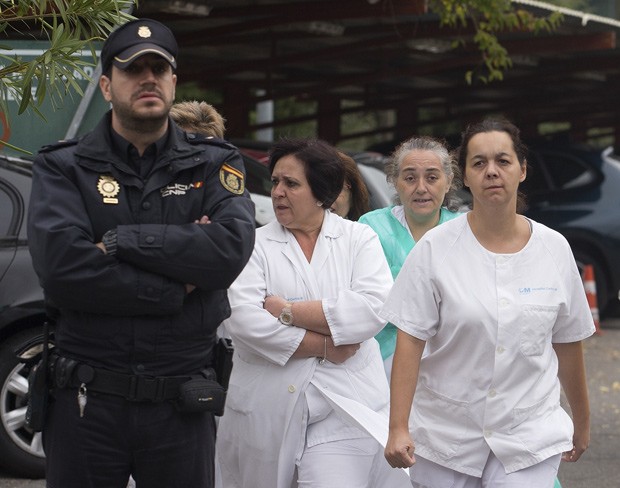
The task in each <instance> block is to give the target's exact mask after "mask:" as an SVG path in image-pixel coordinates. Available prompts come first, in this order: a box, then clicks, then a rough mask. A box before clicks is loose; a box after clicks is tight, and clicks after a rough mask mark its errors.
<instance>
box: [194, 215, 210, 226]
mask: <svg viewBox="0 0 620 488" xmlns="http://www.w3.org/2000/svg"><path fill="white" fill-rule="evenodd" d="M210 223H211V220H210V219H209V216H208V215H203V216H202V217H200V218H199V219H198V220H194V224H210Z"/></svg>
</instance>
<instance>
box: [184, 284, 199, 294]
mask: <svg viewBox="0 0 620 488" xmlns="http://www.w3.org/2000/svg"><path fill="white" fill-rule="evenodd" d="M195 289H196V286H195V285H190V284H189V283H186V285H185V293H186V294H187V295H189V294H190V293H191V292H193V291H194V290H195Z"/></svg>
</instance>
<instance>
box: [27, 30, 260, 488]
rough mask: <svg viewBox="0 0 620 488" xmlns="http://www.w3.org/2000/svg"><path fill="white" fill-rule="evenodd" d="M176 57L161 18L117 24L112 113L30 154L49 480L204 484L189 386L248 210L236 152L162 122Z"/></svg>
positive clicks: (246, 230)
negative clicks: (45, 307) (43, 320)
mask: <svg viewBox="0 0 620 488" xmlns="http://www.w3.org/2000/svg"><path fill="white" fill-rule="evenodd" d="M176 58H177V42H176V40H175V38H174V36H173V34H172V32H171V31H170V30H169V29H168V28H167V27H166V26H164V25H163V24H161V23H159V22H156V21H153V20H149V19H139V20H135V21H131V22H128V23H126V24H124V25H123V26H121V27H120V28H118V29H117V30H115V31H114V32H113V33H112V34H111V35H110V37H109V38H108V39H107V41H106V42H105V44H104V46H103V50H102V53H101V63H102V70H103V71H102V72H103V75H102V76H101V78H100V81H99V85H100V89H101V91H102V93H103V96H104V97H105V99H106V100H107V101H109V102H110V103H111V105H112V109H111V110H110V112H108V113H107V114H106V115H105V116H104V117H103V119H102V120H101V122H100V123H99V125H98V126H97V127H96V128H95V129H94V130H93V131H92V132H90V133H89V134H87V135H85V136H83V137H82V138H80V139H79V140H71V141H66V142H59V143H57V144H54V145H51V146H48V147H45V148H43V149H42V150H41V151H40V152H39V154H38V155H37V158H36V160H35V163H34V177H33V188H32V199H31V202H30V209H29V222H28V233H29V245H30V251H31V254H32V258H33V262H34V266H35V269H36V271H37V273H38V275H39V277H40V280H41V283H42V285H43V288H44V290H45V293H46V297H47V299H48V300H49V302H50V303H51V304H53V306H54V307H56V308H57V309H58V311H59V317H58V319H57V324H56V330H55V342H56V347H55V351H56V356H57V357H55V359H54V362H53V371H52V378H53V401H52V402H51V405H50V407H49V409H48V414H47V417H46V424H45V427H44V430H43V438H44V447H45V453H46V456H47V483H48V487H51V488H72V487H75V488H89V487H102V488H103V487H105V488H113V487H116V488H124V487H125V486H126V485H127V481H128V478H129V476H130V475H132V476H133V478H134V479H135V481H136V484H137V487H138V488H139V487H147V488H159V487H161V488H164V487H165V488H171V487H184V488H201V487H211V486H212V485H213V478H214V472H213V458H214V443H215V442H214V440H215V439H214V438H215V430H214V417H213V413H212V412H211V411H209V408H210V407H209V406H208V405H206V406H205V404H209V402H211V401H212V400H213V398H212V396H210V395H209V394H204V391H203V390H201V389H200V388H201V387H199V388H198V393H196V389H195V388H193V385H195V383H192V381H193V380H195V379H196V378H206V377H209V375H210V371H212V370H210V369H209V366H211V365H212V363H213V356H214V345H215V344H216V329H217V327H218V325H219V324H220V322H221V321H222V320H223V319H225V318H226V317H228V315H229V314H230V307H229V304H228V300H227V297H226V289H227V287H228V286H229V285H230V284H231V283H232V282H233V281H234V279H235V278H236V276H237V275H238V274H239V273H240V271H241V270H242V268H243V267H244V266H245V264H246V262H247V261H248V259H249V257H250V254H251V252H252V248H253V245H254V207H253V204H252V202H251V200H250V198H249V195H248V193H247V191H245V186H244V178H245V173H244V167H243V163H242V159H241V157H240V155H239V153H238V151H237V150H236V149H235V147H234V146H232V145H230V144H228V143H227V142H225V141H223V140H219V139H215V138H210V139H207V138H204V137H200V136H194V135H192V134H187V133H186V132H184V131H182V130H181V129H179V128H178V127H177V126H176V125H175V123H174V122H173V121H172V120H171V119H170V118H169V115H168V114H169V110H170V107H171V105H172V103H173V101H174V94H175V85H176V74H175V70H176V62H177V61H176ZM211 379H212V377H211ZM201 384H202V383H201ZM187 385H192V388H186V386H187ZM181 391H185V393H183V394H182V393H180V392H181ZM185 395H187V398H185ZM180 397H183V398H180ZM192 402H194V405H193V406H192V405H190V408H189V409H188V408H186V406H187V405H186V403H192ZM201 402H202V403H201ZM196 405H198V406H197V407H196Z"/></svg>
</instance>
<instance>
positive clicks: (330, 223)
mask: <svg viewBox="0 0 620 488" xmlns="http://www.w3.org/2000/svg"><path fill="white" fill-rule="evenodd" d="M343 226H344V219H343V218H342V217H340V216H338V215H336V214H334V213H332V212H331V211H330V210H325V217H324V218H323V225H322V226H321V232H320V233H319V239H321V238H324V237H328V238H332V239H337V238H338V237H340V236H342V234H343V233H344V229H343ZM262 228H263V229H264V232H265V237H266V238H267V239H268V240H270V241H276V242H282V243H285V242H289V241H290V240H291V239H292V238H293V234H292V233H291V231H289V230H288V229H287V228H286V227H284V226H282V225H280V224H279V223H278V221H277V220H274V221H273V222H270V223H269V224H267V225H265V226H264V227H262Z"/></svg>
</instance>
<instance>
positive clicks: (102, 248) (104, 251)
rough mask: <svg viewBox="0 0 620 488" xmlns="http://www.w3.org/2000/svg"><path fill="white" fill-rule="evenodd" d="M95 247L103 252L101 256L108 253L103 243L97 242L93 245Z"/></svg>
mask: <svg viewBox="0 0 620 488" xmlns="http://www.w3.org/2000/svg"><path fill="white" fill-rule="evenodd" d="M95 246H97V247H98V248H99V249H101V250H102V251H103V254H108V251H107V250H106V248H105V246H104V245H103V242H97V243H96V244H95Z"/></svg>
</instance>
